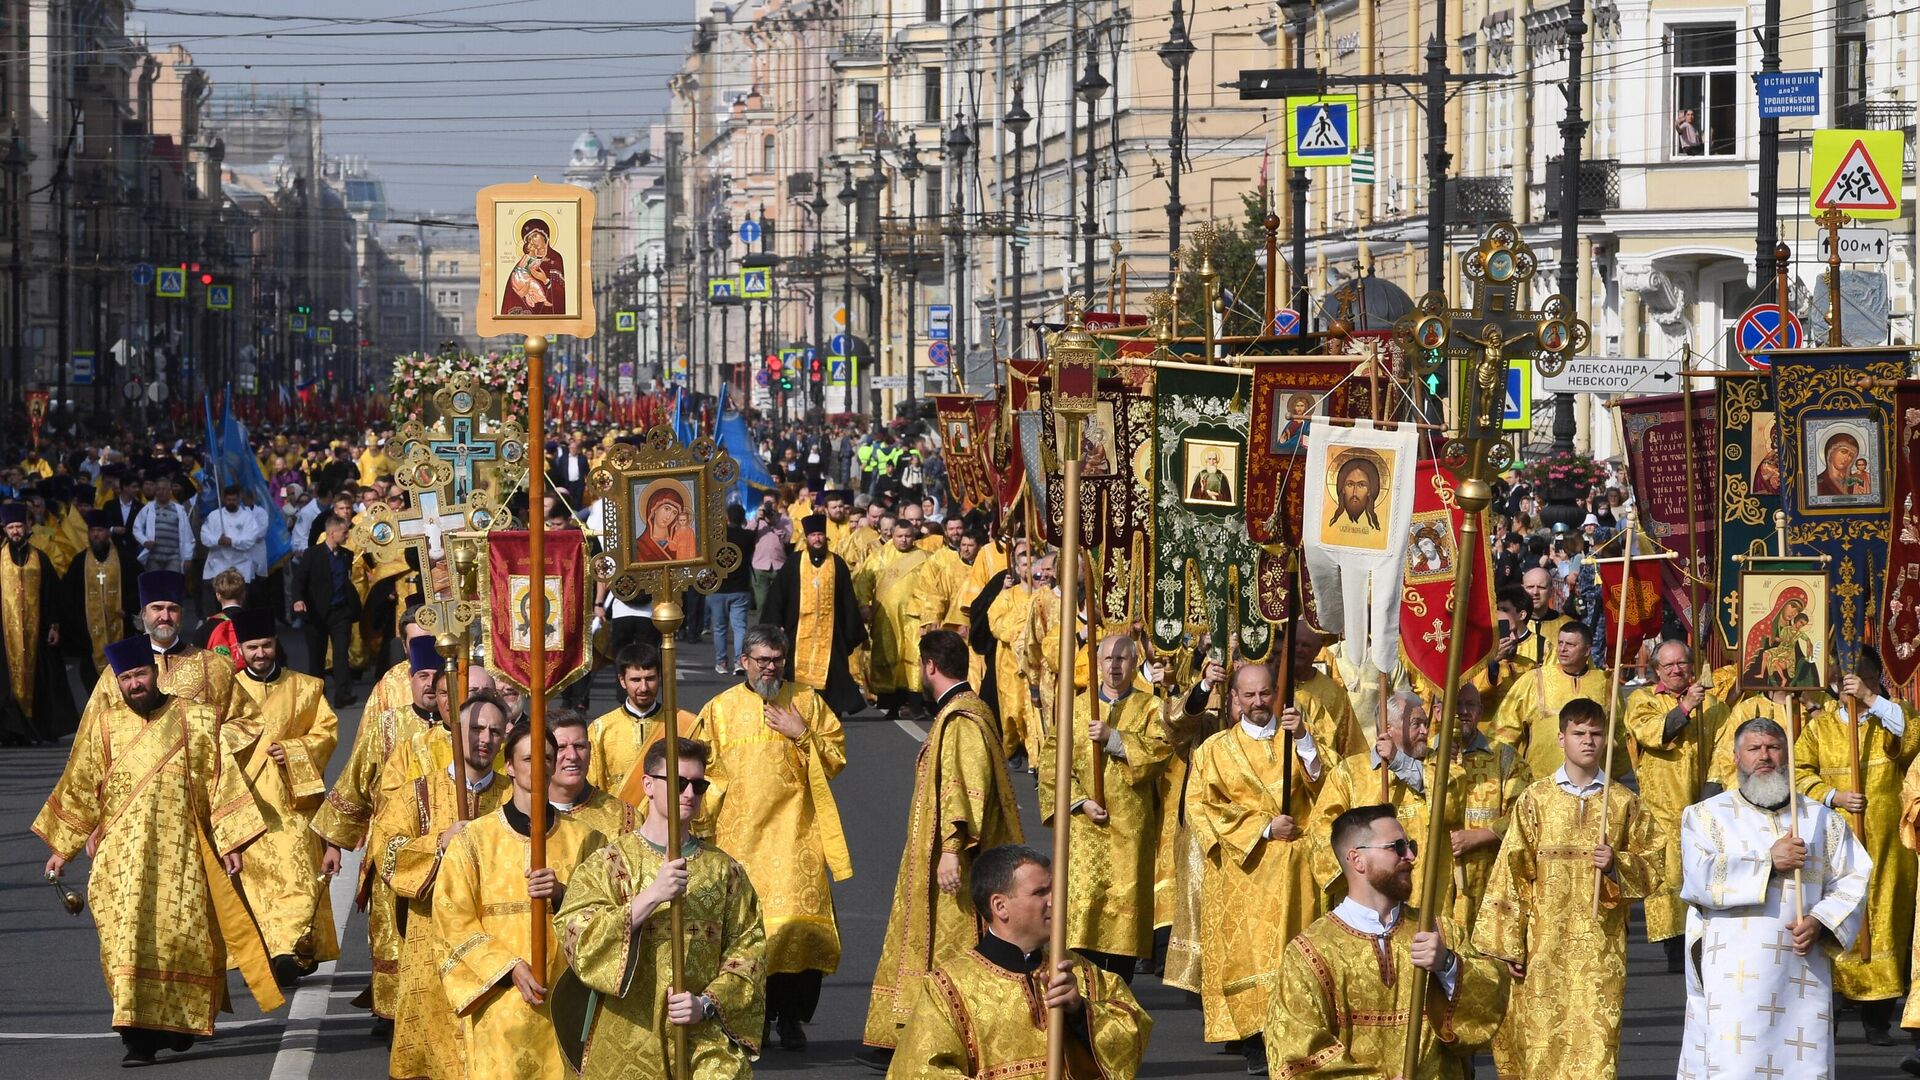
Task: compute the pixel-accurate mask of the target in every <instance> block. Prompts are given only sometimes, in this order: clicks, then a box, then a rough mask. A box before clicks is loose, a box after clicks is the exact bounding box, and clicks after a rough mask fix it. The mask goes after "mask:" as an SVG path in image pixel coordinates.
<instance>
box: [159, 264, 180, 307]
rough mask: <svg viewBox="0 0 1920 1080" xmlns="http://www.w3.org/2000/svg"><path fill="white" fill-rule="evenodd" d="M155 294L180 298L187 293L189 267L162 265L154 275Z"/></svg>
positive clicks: (172, 298)
mask: <svg viewBox="0 0 1920 1080" xmlns="http://www.w3.org/2000/svg"><path fill="white" fill-rule="evenodd" d="M153 295H155V296H164V297H166V298H168V299H171V300H178V299H180V298H181V297H183V296H185V295H187V268H186V267H184V266H162V267H160V268H159V269H158V270H156V271H155V272H154V275H153Z"/></svg>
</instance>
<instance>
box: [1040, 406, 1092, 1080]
mask: <svg viewBox="0 0 1920 1080" xmlns="http://www.w3.org/2000/svg"><path fill="white" fill-rule="evenodd" d="M1059 415H1060V419H1062V420H1064V421H1066V433H1065V438H1064V440H1063V442H1064V445H1063V446H1062V447H1061V457H1062V458H1063V459H1064V463H1065V466H1066V468H1065V472H1066V476H1065V488H1064V492H1063V493H1064V495H1065V500H1064V501H1065V506H1064V507H1063V509H1064V511H1065V514H1064V520H1063V521H1062V522H1061V524H1060V569H1059V582H1060V628H1059V631H1060V637H1059V645H1058V652H1057V653H1056V654H1055V655H1057V656H1059V657H1060V672H1059V675H1058V676H1057V677H1056V679H1055V680H1054V694H1053V700H1054V712H1055V714H1056V716H1057V717H1058V718H1059V719H1057V720H1056V722H1055V724H1054V732H1055V737H1054V740H1053V902H1054V904H1055V905H1056V906H1057V908H1058V910H1060V911H1065V910H1067V908H1066V903H1067V886H1068V882H1067V877H1068V874H1067V867H1068V864H1067V854H1068V851H1067V833H1068V832H1069V831H1070V830H1069V829H1068V828H1067V818H1068V817H1069V816H1071V815H1072V813H1073V791H1072V786H1073V734H1072V727H1073V659H1072V658H1073V654H1074V650H1075V647H1076V645H1077V644H1078V643H1077V642H1076V641H1074V632H1075V629H1076V627H1075V625H1074V624H1075V623H1076V622H1077V618H1076V615H1077V613H1078V612H1079V610H1080V601H1079V598H1078V597H1077V596H1075V595H1074V594H1075V593H1077V592H1079V591H1080V590H1079V585H1080V566H1079V562H1080V434H1081V427H1082V425H1083V424H1085V423H1086V420H1085V418H1084V417H1081V416H1079V415H1077V414H1073V413H1061V414H1059ZM1089 677H1091V673H1089ZM1035 764H1036V765H1037V764H1039V763H1038V762H1036V763H1035ZM1065 959H1067V920H1065V919H1055V920H1053V926H1052V929H1051V931H1050V932H1049V934H1048V935H1047V971H1046V978H1047V979H1049V980H1050V979H1052V978H1053V973H1054V972H1055V971H1056V970H1058V969H1059V966H1060V962H1061V961H1063V960H1065ZM1066 1070H1067V1014H1066V1012H1065V1011H1064V1010H1061V1009H1048V1010H1047V1080H1065V1077H1066V1075H1067V1071H1066Z"/></svg>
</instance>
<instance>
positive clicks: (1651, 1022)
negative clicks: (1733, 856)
mask: <svg viewBox="0 0 1920 1080" xmlns="http://www.w3.org/2000/svg"><path fill="white" fill-rule="evenodd" d="M710 656H711V654H710V652H709V651H708V647H707V646H706V645H705V644H693V645H689V646H685V647H683V648H682V649H681V657H680V659H681V661H682V662H681V665H680V681H679V685H680V688H681V701H682V704H683V706H684V707H686V708H690V709H696V710H697V709H698V708H699V707H700V705H701V704H702V703H704V702H705V701H706V700H707V699H708V698H710V697H712V696H713V695H714V694H716V693H718V692H719V691H720V690H721V689H724V688H725V686H726V685H728V684H729V680H723V679H721V678H719V677H717V676H715V675H714V674H713V668H712V664H711V659H710ZM363 690H364V687H363ZM614 700H615V698H614V688H613V684H612V679H611V676H610V675H609V674H608V673H606V672H604V671H603V672H601V673H600V676H599V678H598V679H597V680H596V682H595V685H594V692H593V701H592V707H591V710H590V711H591V712H592V713H594V714H597V713H598V712H600V711H604V710H605V709H607V708H609V707H611V705H612V704H613V702H614ZM359 713H360V710H359V709H358V708H357V707H356V708H350V709H348V710H347V711H346V713H345V715H343V717H342V721H341V739H340V745H341V749H340V750H339V751H338V752H337V753H336V754H335V757H334V761H333V763H332V767H331V768H329V770H328V775H329V778H331V776H332V775H333V774H334V773H336V772H337V771H338V769H339V767H340V765H341V764H342V763H343V762H344V760H345V757H346V748H347V747H348V746H350V745H351V742H352V737H353V731H354V729H355V727H356V726H357V724H358V722H359V719H360V716H359ZM846 727H847V758H848V763H847V768H846V770H845V771H844V772H843V773H842V774H841V775H840V777H839V779H838V780H836V781H835V784H834V787H835V790H836V795H837V797H838V799H839V802H840V807H841V813H842V815H843V817H844V819H845V821H846V824H847V832H848V837H847V839H848V843H849V846H850V847H851V851H852V857H853V864H854V876H853V877H852V878H851V879H850V880H848V881H845V882H839V883H836V884H835V885H834V903H835V907H836V909H837V911H838V914H839V919H840V934H841V940H842V943H843V956H842V959H841V965H840V970H839V971H838V972H837V973H835V974H833V975H830V976H828V977H827V980H826V984H825V987H824V989H823V992H822V995H821V1000H820V1007H819V1011H818V1013H817V1014H816V1016H815V1020H814V1023H813V1025H812V1027H811V1029H810V1031H809V1034H810V1037H811V1041H812V1046H811V1048H810V1049H809V1050H808V1051H806V1052H805V1053H801V1054H794V1053H788V1052H785V1051H782V1050H780V1049H779V1048H777V1047H774V1048H771V1049H769V1050H768V1051H767V1052H766V1054H765V1055H764V1056H763V1057H762V1058H761V1060H760V1062H759V1064H758V1065H757V1066H756V1068H757V1071H759V1072H762V1073H766V1074H781V1075H784V1074H806V1075H814V1076H833V1077H858V1076H862V1075H873V1074H871V1073H868V1072H867V1071H866V1070H865V1069H863V1068H862V1067H860V1066H859V1065H857V1064H855V1063H854V1061H853V1054H854V1053H855V1052H856V1051H858V1050H859V1049H860V1032H861V1027H862V1024H863V1022H864V1019H865V1016H866V1008H867V992H868V987H869V984H870V981H871V978H872V975H873V969H874V965H875V964H876V963H877V962H878V960H879V952H880V941H881V938H882V936H883V935H884V933H885V930H886V918H887V909H888V905H889V903H890V901H891V898H892V889H893V877H894V873H895V870H896V869H897V867H898V865H899V859H900V848H901V845H902V843H904V841H905V835H906V808H907V804H908V800H909V796H910V793H911V789H912V784H913V761H914V756H915V754H916V753H917V751H918V749H919V746H920V738H923V737H924V731H921V730H918V729H916V730H911V731H910V730H909V729H908V727H907V726H904V725H900V724H895V723H893V722H890V721H887V720H885V719H882V718H880V717H879V716H878V715H877V714H864V715H862V716H859V717H855V718H852V719H850V720H849V721H848V722H847V725H846ZM916 736H918V737H916ZM65 757H66V751H65V749H64V748H61V749H35V750H6V751H0V956H3V957H4V958H5V959H6V962H7V964H6V967H7V971H8V973H9V975H10V976H11V977H10V978H8V979H7V980H6V984H5V985H6V988H5V990H4V991H0V1055H4V1059H5V1061H6V1070H5V1071H6V1074H7V1075H9V1076H17V1077H34V1076H60V1077H94V1076H109V1075H119V1074H120V1069H119V1061H120V1053H121V1049H120V1043H119V1040H118V1039H117V1038H115V1037H114V1036H113V1034H112V1032H111V1031H110V1030H109V1028H108V1021H109V1017H110V1009H109V1007H108V1003H107V1001H106V997H105V994H104V992H103V989H102V984H101V980H100V968H99V961H98V957H99V954H98V948H97V939H96V938H95V936H94V932H93V927H92V924H91V919H90V917H89V916H85V915H83V916H81V917H79V918H74V917H71V916H69V915H67V914H66V913H65V912H64V911H63V910H62V909H61V908H60V906H59V904H58V903H57V901H56V899H55V897H54V895H53V892H52V890H51V889H50V888H49V887H48V886H47V885H46V884H44V883H43V882H42V881H41V878H40V871H41V867H42V865H43V864H44V863H45V861H46V855H47V853H46V848H45V845H44V844H42V843H41V842H40V840H39V839H38V838H37V837H35V836H33V835H32V834H31V833H30V832H29V831H28V826H29V825H30V824H31V822H32V819H33V815H34V814H35V813H36V812H37V811H38V810H39V807H40V805H41V803H42V802H43V801H44V799H45V797H46V794H47V791H48V790H49V789H50V788H51V786H52V784H53V781H54V779H55V778H56V777H57V776H58V774H59V771H60V768H61V766H62V764H63V763H64V761H65ZM1015 787H1016V789H1017V790H1018V793H1019V796H1020V799H1021V809H1022V816H1023V817H1024V818H1025V819H1026V827H1027V833H1028V837H1029V840H1030V841H1031V842H1033V843H1035V844H1036V845H1038V846H1041V847H1043V848H1045V847H1047V846H1049V845H1050V842H1051V841H1050V837H1049V834H1048V832H1047V831H1046V830H1042V829H1041V828H1040V827H1039V822H1038V816H1037V811H1036V804H1035V791H1034V784H1033V781H1032V780H1031V778H1028V777H1025V776H1021V777H1018V778H1017V779H1016V783H1015ZM85 873H86V862H85V860H84V859H82V860H79V861H78V862H76V863H75V865H74V866H73V867H72V868H70V869H69V871H68V875H67V880H68V882H69V883H70V884H71V885H72V886H73V887H74V888H76V889H78V890H80V891H81V892H83V893H84V892H85V891H86V877H85ZM350 880H352V874H351V873H347V874H343V875H342V876H341V878H340V880H339V882H338V886H337V888H336V891H335V896H334V899H335V902H336V911H341V910H345V909H346V907H347V898H346V896H345V895H344V893H345V889H346V887H347V886H346V884H345V883H346V882H348V881H350ZM1635 933H1636V935H1637V934H1638V929H1637V926H1636V930H1635ZM342 941H343V950H342V952H343V956H342V959H341V960H340V962H339V963H338V964H336V965H327V966H323V967H322V969H321V970H320V972H318V973H316V974H315V975H313V976H311V977H309V978H308V979H307V980H305V982H304V983H303V984H302V986H301V989H300V991H299V992H298V993H297V994H296V995H293V996H292V997H291V999H290V1004H289V1007H288V1008H287V1009H283V1010H281V1011H279V1012H277V1013H275V1014H273V1015H270V1016H262V1015H261V1014H260V1013H259V1011H258V1010H257V1009H255V1008H254V1007H253V1002H252V999H251V998H250V997H248V995H247V993H246V991H245V989H244V987H243V986H242V985H241V984H240V982H239V979H238V976H237V975H236V976H234V977H233V978H232V981H231V982H232V988H233V991H232V998H233V1001H234V1002H235V1005H236V1008H235V1011H234V1013H233V1014H231V1015H230V1016H226V1017H223V1022H222V1024H221V1025H220V1034H219V1035H218V1036H217V1037H216V1038H214V1039H213V1040H210V1041H206V1042H203V1043H201V1044H200V1045H199V1046H197V1047H196V1048H195V1049H194V1050H193V1051H192V1052H191V1053H189V1054H187V1055H185V1056H183V1057H180V1058H178V1059H174V1060H177V1062H178V1063H177V1064H172V1065H169V1064H167V1062H168V1061H169V1059H170V1055H166V1054H163V1055H161V1062H162V1067H163V1068H164V1069H166V1070H167V1071H168V1073H169V1074H171V1075H191V1076H193V1077H196V1078H200V1077H205V1078H209V1080H215V1078H218V1080H224V1078H228V1077H232V1078H236V1080H237V1078H260V1077H265V1078H270V1080H305V1078H307V1077H309V1076H321V1077H329V1078H333V1077H339V1078H360V1077H365V1078H378V1077H383V1076H385V1075H386V1058H387V1055H386V1046H385V1044H384V1043H380V1042H377V1041H375V1040H374V1039H372V1038H370V1037H369V1036H368V1034H367V1025H368V1017H367V1015H366V1014H365V1013H363V1012H359V1011H357V1010H354V1009H352V1008H351V1007H350V1006H349V1002H350V1001H351V1000H352V998H353V997H354V996H355V995H356V994H358V993H359V992H360V991H361V990H362V989H364V988H365V986H366V984H367V978H368V974H367V973H368V959H367V945H366V924H365V920H364V918H363V917H362V916H361V915H360V914H359V913H358V912H353V913H351V915H350V917H349V918H348V919H346V920H345V925H344V931H343V938H342ZM1134 992H1135V994H1136V995H1137V996H1138V997H1139V999H1140V1001H1141V1003H1142V1005H1143V1006H1144V1007H1145V1008H1146V1009H1147V1010H1148V1011H1149V1012H1150V1013H1151V1014H1152V1015H1153V1018H1154V1022H1155V1027H1154V1032H1153V1038H1152V1043H1151V1046H1150V1048H1149V1050H1148V1054H1147V1061H1146V1064H1145V1066H1144V1068H1143V1069H1142V1071H1141V1075H1142V1076H1150V1077H1184V1076H1200V1075H1234V1074H1238V1073H1240V1072H1241V1069H1240V1062H1239V1058H1238V1057H1237V1056H1235V1057H1228V1056H1224V1055H1221V1054H1219V1053H1218V1052H1217V1051H1216V1049H1215V1048H1213V1047H1209V1046H1207V1045H1206V1044H1204V1043H1202V1042H1201V1041H1200V1031H1201V1028H1200V1011H1199V1006H1198V1003H1197V1002H1196V1001H1193V1000H1191V999H1189V998H1188V997H1187V996H1186V995H1185V994H1183V993H1181V992H1180V991H1177V990H1173V989H1171V988H1168V987H1165V986H1163V985H1161V984H1160V982H1159V980H1158V979H1155V978H1153V977H1150V976H1142V977H1140V978H1139V979H1137V980H1136V981H1135V985H1134ZM1682 1000H1683V990H1682V987H1681V985H1680V979H1679V976H1672V975H1668V974H1666V967H1665V961H1664V958H1663V956H1662V954H1661V952H1660V950H1659V949H1658V948H1655V947H1652V946H1648V945H1646V944H1645V943H1644V942H1639V941H1637V940H1636V943H1635V944H1634V945H1633V947H1632V949H1631V953H1630V959H1629V974H1628V984H1627V998H1626V1018H1625V1029H1624V1031H1623V1033H1622V1038H1621V1043H1622V1050H1621V1058H1622V1069H1621V1073H1620V1075H1621V1076H1622V1077H1625V1078H1632V1080H1653V1078H1656V1077H1671V1076H1673V1074H1674V1062H1675V1060H1676V1057H1677V1054H1678V1048H1679V1043H1680V1032H1681V1014H1682ZM1574 1007H1578V1005H1577V1004H1575V1005H1574ZM1839 1037H1840V1043H1839V1061H1838V1071H1837V1072H1836V1074H1835V1075H1837V1076H1845V1077H1849V1078H1861V1080H1865V1078H1875V1077H1897V1076H1901V1075H1903V1074H1901V1073H1900V1072H1899V1070H1898V1068H1897V1067H1896V1066H1897V1063H1898V1061H1899V1060H1900V1057H1901V1055H1902V1054H1903V1053H1904V1052H1905V1051H1904V1048H1901V1047H1896V1048H1891V1049H1882V1048H1876V1047H1871V1046H1867V1045H1866V1044H1865V1043H1864V1041H1862V1039H1861V1037H1860V1026H1859V1023H1858V1020H1857V1018H1856V1017H1855V1016H1853V1015H1852V1014H1851V1013H1847V1012H1842V1013H1841V1014H1840V1019H1839ZM1480 1072H1481V1075H1482V1076H1490V1075H1492V1072H1493V1070H1492V1066H1491V1064H1490V1063H1488V1062H1486V1061H1485V1060H1484V1059H1483V1061H1482V1068H1481V1070H1480Z"/></svg>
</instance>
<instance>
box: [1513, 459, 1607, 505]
mask: <svg viewBox="0 0 1920 1080" xmlns="http://www.w3.org/2000/svg"><path fill="white" fill-rule="evenodd" d="M1514 473H1515V475H1516V476H1517V477H1518V479H1520V480H1521V481H1522V482H1524V483H1526V484H1528V485H1530V486H1532V487H1533V489H1534V490H1535V491H1545V490H1547V489H1548V488H1549V487H1552V486H1553V485H1556V484H1566V485H1568V486H1569V487H1571V488H1572V489H1573V491H1574V494H1575V496H1576V497H1584V496H1585V495H1586V493H1587V492H1588V491H1590V490H1592V489H1593V488H1597V487H1603V486H1605V485H1606V483H1607V480H1608V479H1609V477H1610V475H1611V474H1609V473H1608V471H1607V466H1606V464H1605V463H1604V462H1600V461H1595V460H1594V459H1593V458H1591V457H1588V456H1587V455H1585V454H1543V455H1541V456H1540V457H1537V458H1534V459H1533V460H1532V461H1529V462H1527V463H1525V464H1523V465H1520V466H1518V467H1517V468H1515V469H1514Z"/></svg>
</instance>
